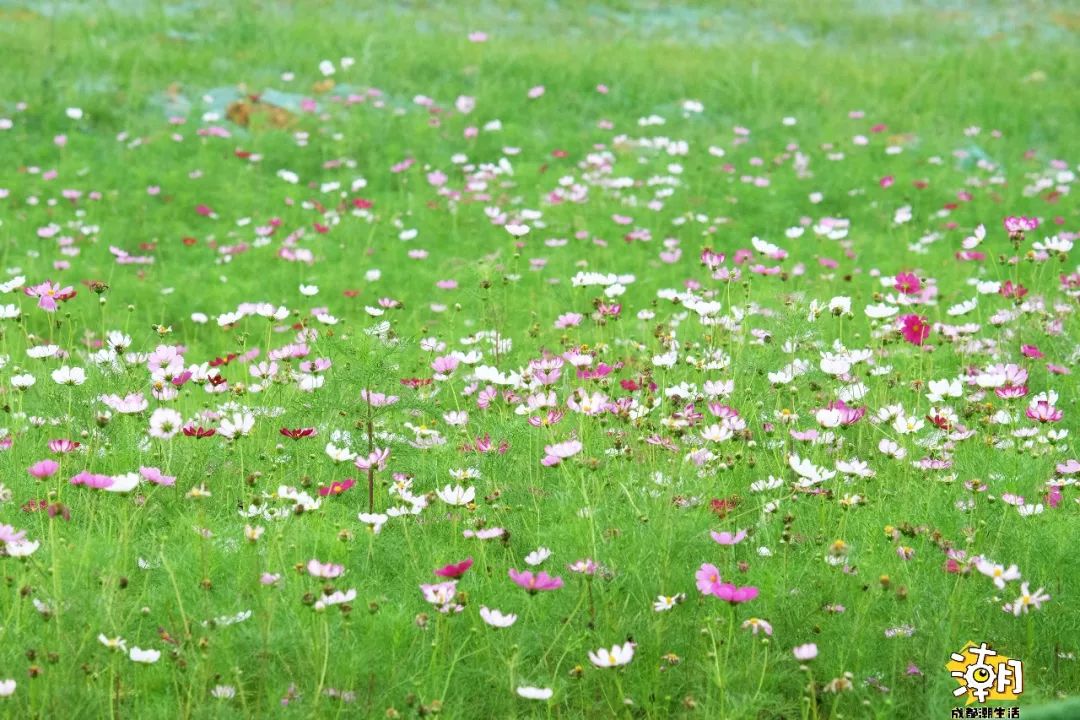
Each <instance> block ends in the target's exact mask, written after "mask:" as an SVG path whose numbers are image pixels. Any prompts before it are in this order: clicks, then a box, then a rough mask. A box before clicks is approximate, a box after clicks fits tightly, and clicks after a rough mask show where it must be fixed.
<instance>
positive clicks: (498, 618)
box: [480, 606, 518, 628]
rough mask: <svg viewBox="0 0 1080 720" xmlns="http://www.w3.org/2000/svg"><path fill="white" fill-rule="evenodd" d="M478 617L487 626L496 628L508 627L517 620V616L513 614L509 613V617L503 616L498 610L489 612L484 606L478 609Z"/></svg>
mask: <svg viewBox="0 0 1080 720" xmlns="http://www.w3.org/2000/svg"><path fill="white" fill-rule="evenodd" d="M480 617H481V618H482V619H483V620H484V622H486V623H487V624H488V625H490V626H492V627H497V628H507V627H510V626H511V625H513V624H514V623H516V622H517V618H518V616H517V615H514V614H513V613H510V614H509V615H504V614H502V613H501V612H499V611H498V610H489V609H488V608H487V607H486V606H481V607H480Z"/></svg>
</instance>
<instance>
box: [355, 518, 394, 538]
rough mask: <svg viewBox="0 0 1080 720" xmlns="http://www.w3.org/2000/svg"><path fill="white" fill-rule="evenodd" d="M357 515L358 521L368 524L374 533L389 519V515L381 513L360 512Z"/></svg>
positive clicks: (377, 532)
mask: <svg viewBox="0 0 1080 720" xmlns="http://www.w3.org/2000/svg"><path fill="white" fill-rule="evenodd" d="M357 517H358V518H359V519H360V522H362V523H364V524H365V525H368V526H370V527H371V530H372V532H374V533H375V534H376V535H378V534H379V532H381V531H382V526H383V525H385V524H386V521H387V520H389V519H390V516H389V515H384V514H383V513H360V515H358V516H357Z"/></svg>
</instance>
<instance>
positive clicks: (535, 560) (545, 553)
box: [525, 547, 551, 567]
mask: <svg viewBox="0 0 1080 720" xmlns="http://www.w3.org/2000/svg"><path fill="white" fill-rule="evenodd" d="M549 557H551V550H549V549H548V548H546V547H539V548H537V549H535V550H533V551H532V552H531V553H529V554H528V555H526V556H525V563H526V564H527V565H531V566H533V567H536V566H537V565H539V564H540V563H542V562H544V561H545V560H547V559H548V558H549Z"/></svg>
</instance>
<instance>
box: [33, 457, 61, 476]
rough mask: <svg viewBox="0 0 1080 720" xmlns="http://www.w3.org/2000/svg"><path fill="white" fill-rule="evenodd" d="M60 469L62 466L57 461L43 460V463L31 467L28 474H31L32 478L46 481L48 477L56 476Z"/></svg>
mask: <svg viewBox="0 0 1080 720" xmlns="http://www.w3.org/2000/svg"><path fill="white" fill-rule="evenodd" d="M59 469H60V464H59V463H57V462H56V461H55V460H42V461H41V462H37V463H34V464H33V465H31V466H30V467H29V468H28V469H27V472H28V473H30V475H31V476H32V477H35V478H37V479H38V480H44V479H45V478H47V477H52V476H53V475H55V474H56V471H57V470H59Z"/></svg>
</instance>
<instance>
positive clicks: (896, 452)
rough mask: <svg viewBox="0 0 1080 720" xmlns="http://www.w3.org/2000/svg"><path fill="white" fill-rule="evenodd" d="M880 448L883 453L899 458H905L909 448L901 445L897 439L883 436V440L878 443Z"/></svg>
mask: <svg viewBox="0 0 1080 720" xmlns="http://www.w3.org/2000/svg"><path fill="white" fill-rule="evenodd" d="M878 450H879V451H881V453H882V454H883V455H888V456H889V457H891V458H896V459H897V460H903V459H904V458H905V457H906V456H907V450H905V449H904V448H902V447H900V446H899V445H898V444H897V443H896V442H895V441H893V440H890V439H889V438H882V440H881V442H879V443H878Z"/></svg>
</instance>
